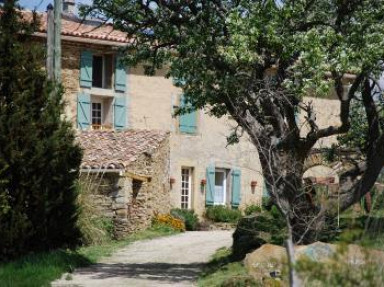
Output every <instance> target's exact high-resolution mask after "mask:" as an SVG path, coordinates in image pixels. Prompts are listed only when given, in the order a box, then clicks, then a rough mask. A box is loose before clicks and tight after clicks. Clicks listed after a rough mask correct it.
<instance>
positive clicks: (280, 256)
mask: <svg viewBox="0 0 384 287" xmlns="http://www.w3.org/2000/svg"><path fill="white" fill-rule="evenodd" d="M294 250H295V259H296V260H300V259H304V258H306V259H309V260H311V261H314V262H321V263H327V262H332V261H335V260H337V261H342V262H345V264H348V265H351V266H360V265H363V264H365V263H370V262H373V263H376V264H379V265H380V266H382V265H384V252H383V251H379V250H372V249H366V248H363V247H361V246H359V245H355V244H350V245H346V246H338V245H335V244H329V243H323V242H315V243H312V244H309V245H299V246H295V248H294ZM286 263H287V252H286V249H285V248H284V247H282V246H279V245H273V244H264V245H263V246H261V247H260V248H258V249H257V250H255V251H253V252H251V253H249V254H247V256H246V257H245V259H244V265H245V268H246V269H247V271H248V273H249V274H250V275H252V276H253V277H254V278H255V279H256V280H261V281H263V280H265V279H269V278H273V277H276V276H278V275H279V274H281V271H282V269H283V267H284V264H286Z"/></svg>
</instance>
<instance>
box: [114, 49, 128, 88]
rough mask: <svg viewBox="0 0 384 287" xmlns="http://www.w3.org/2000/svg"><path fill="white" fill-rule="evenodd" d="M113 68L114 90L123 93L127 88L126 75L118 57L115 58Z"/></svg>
mask: <svg viewBox="0 0 384 287" xmlns="http://www.w3.org/2000/svg"><path fill="white" fill-rule="evenodd" d="M115 67H116V69H115V90H116V91H119V92H125V90H126V86H127V74H126V72H125V66H124V64H123V63H122V62H121V57H120V56H116V64H115Z"/></svg>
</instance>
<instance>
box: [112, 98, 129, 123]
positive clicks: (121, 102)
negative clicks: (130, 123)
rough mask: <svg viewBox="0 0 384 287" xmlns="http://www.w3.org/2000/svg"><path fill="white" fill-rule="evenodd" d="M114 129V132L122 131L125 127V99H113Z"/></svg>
mask: <svg viewBox="0 0 384 287" xmlns="http://www.w3.org/2000/svg"><path fill="white" fill-rule="evenodd" d="M113 110H114V119H113V123H114V127H115V129H116V130H122V129H124V128H125V127H126V125H127V106H126V99H125V97H121V96H120V97H115V100H114V103H113Z"/></svg>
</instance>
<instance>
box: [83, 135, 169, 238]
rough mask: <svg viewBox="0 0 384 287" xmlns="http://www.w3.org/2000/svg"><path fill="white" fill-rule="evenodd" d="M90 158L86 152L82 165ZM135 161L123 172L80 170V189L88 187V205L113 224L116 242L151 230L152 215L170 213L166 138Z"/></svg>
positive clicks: (136, 156) (167, 142)
mask: <svg viewBox="0 0 384 287" xmlns="http://www.w3.org/2000/svg"><path fill="white" fill-rule="evenodd" d="M111 133H112V132H111ZM139 133H140V132H139ZM94 134H96V135H97V133H94ZM129 136H130V134H129V133H127V135H126V137H129ZM136 148H137V149H138V150H140V148H141V147H140V145H139V144H138V145H137V146H136ZM95 152H96V153H97V150H96V149H95ZM93 154H94V153H93ZM91 157H92V154H91V155H90V154H89V151H87V150H86V153H85V160H84V162H85V163H86V160H87V158H91ZM134 158H135V159H134V160H132V161H131V162H130V163H129V164H128V165H126V166H125V168H124V170H123V169H103V170H101V169H99V170H97V169H89V170H85V169H83V171H82V173H81V180H82V182H83V184H82V186H85V187H89V192H88V194H89V198H90V202H89V203H90V204H91V205H92V206H93V209H94V210H96V213H97V215H98V216H102V217H106V218H109V219H112V220H113V223H114V235H115V237H116V238H122V237H124V236H125V235H127V234H129V233H132V232H134V231H138V230H144V229H146V228H148V227H150V226H151V222H152V219H153V217H154V215H155V214H157V213H169V212H170V208H171V203H170V184H169V178H170V175H169V174H170V172H169V171H170V163H169V138H168V137H166V138H165V139H163V140H162V141H161V142H160V143H159V145H158V146H157V147H156V148H149V149H146V150H144V151H142V152H138V153H137V154H136V155H135V156H134Z"/></svg>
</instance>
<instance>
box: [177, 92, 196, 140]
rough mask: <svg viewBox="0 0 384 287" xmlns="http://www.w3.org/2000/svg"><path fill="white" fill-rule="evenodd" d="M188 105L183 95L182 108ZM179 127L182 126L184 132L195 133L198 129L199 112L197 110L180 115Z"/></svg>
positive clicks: (181, 130)
mask: <svg viewBox="0 0 384 287" xmlns="http://www.w3.org/2000/svg"><path fill="white" fill-rule="evenodd" d="M187 105H188V104H187V103H186V102H185V98H184V97H183V96H182V97H181V99H180V106H181V108H184V107H186V106H187ZM179 128H180V132H182V133H187V134H195V133H196V131H197V113H196V111H193V112H191V113H187V114H182V115H180V119H179Z"/></svg>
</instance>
